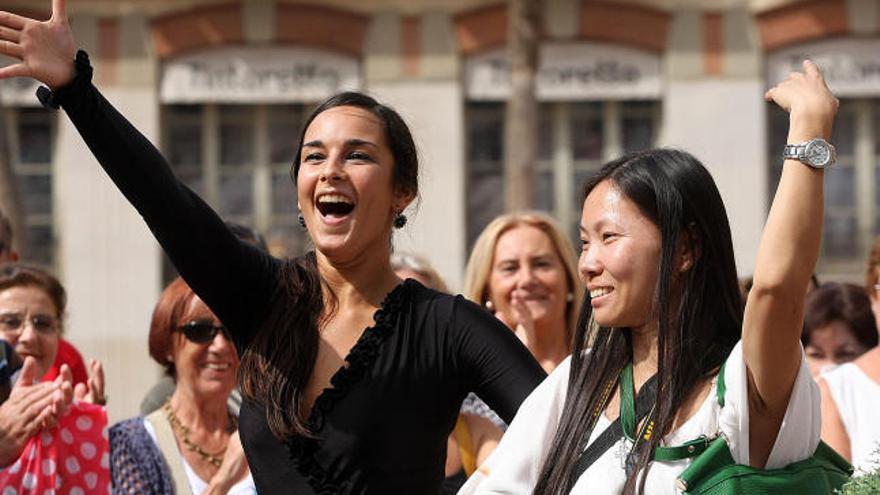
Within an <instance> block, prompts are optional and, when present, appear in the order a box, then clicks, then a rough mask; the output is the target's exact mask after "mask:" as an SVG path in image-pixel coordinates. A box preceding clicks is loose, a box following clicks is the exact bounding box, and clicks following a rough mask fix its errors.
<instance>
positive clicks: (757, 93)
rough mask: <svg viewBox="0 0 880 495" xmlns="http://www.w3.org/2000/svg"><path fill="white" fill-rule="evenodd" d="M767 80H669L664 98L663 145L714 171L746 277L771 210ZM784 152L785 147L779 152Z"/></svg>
mask: <svg viewBox="0 0 880 495" xmlns="http://www.w3.org/2000/svg"><path fill="white" fill-rule="evenodd" d="M763 95H764V83H763V82H761V81H757V80H730V79H727V80H720V79H718V80H707V79H702V80H698V81H670V82H669V83H668V86H667V91H666V94H665V97H664V101H663V133H662V136H661V138H660V140H661V143H662V145H663V146H673V147H677V148H681V149H684V150H686V151H689V152H690V153H692V154H694V155H695V156H696V157H697V158H699V159H700V160H701V161H702V162H703V164H705V165H706V167H707V168H708V169H709V171H710V172H711V173H712V176H713V177H714V178H715V182H716V183H717V185H718V190H719V191H720V192H721V196H722V198H723V199H724V204H725V206H726V207H727V215H728V218H729V220H730V227H731V230H732V233H733V248H734V252H735V254H736V263H737V269H738V270H739V273H740V275H741V276H745V275H750V274H751V273H752V271H753V270H754V268H755V256H756V255H757V252H758V241H759V240H760V235H761V230H762V228H763V225H764V220H765V218H766V214H767V199H766V198H767V193H766V190H767V158H766V155H767V153H766V149H767V132H766V115H765V109H766V106H765V105H766V103H765V102H764V99H763ZM780 152H781V150H780Z"/></svg>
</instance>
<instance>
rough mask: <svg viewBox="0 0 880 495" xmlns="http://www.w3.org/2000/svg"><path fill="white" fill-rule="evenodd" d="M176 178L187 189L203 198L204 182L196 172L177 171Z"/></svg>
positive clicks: (191, 170) (190, 170)
mask: <svg viewBox="0 0 880 495" xmlns="http://www.w3.org/2000/svg"><path fill="white" fill-rule="evenodd" d="M177 176H178V177H179V178H180V180H181V181H182V182H183V183H184V184H186V186H187V187H189V188H190V189H192V191H193V192H194V193H196V194H197V195H198V196H200V197H201V198H204V197H205V181H204V179H203V178H202V174H201V173H200V172H199V171H198V170H193V169H186V170H183V171H178V173H177Z"/></svg>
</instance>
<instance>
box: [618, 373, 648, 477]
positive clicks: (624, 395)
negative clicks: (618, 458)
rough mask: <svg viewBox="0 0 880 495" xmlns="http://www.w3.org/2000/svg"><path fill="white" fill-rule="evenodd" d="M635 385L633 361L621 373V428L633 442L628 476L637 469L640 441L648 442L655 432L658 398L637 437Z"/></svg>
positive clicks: (630, 450)
mask: <svg viewBox="0 0 880 495" xmlns="http://www.w3.org/2000/svg"><path fill="white" fill-rule="evenodd" d="M635 391H636V387H635V383H634V382H633V364H632V361H630V362H629V363H627V364H626V366H624V368H623V370H621V372H620V426H621V429H622V430H623V435H624V436H625V437H626V438H627V440H629V441H630V442H632V447H630V449H629V452H628V453H627V454H626V461H625V463H624V469H625V470H626V475H627V476H629V475H630V474H632V471H633V469H635V466H636V462H637V460H638V459H637V456H636V447H637V446H638V445H639V441H640V440H643V439H644V440H645V441H648V440H650V439H651V434H652V433H653V432H654V418H653V416H654V409H655V408H656V406H657V403H656V398H654V399H653V400H652V402H653V404H652V405H651V410H650V411H649V412H648V415H647V416H645V422H644V423H643V424H642V428H641V430H639V432H638V435H636V400H635Z"/></svg>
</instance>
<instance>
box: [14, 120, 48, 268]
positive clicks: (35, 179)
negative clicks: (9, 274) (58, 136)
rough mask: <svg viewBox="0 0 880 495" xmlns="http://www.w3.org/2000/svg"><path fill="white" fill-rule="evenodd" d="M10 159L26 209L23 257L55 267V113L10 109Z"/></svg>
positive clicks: (24, 210) (20, 196)
mask: <svg viewBox="0 0 880 495" xmlns="http://www.w3.org/2000/svg"><path fill="white" fill-rule="evenodd" d="M7 116H8V118H7V124H8V132H9V134H8V142H9V156H10V158H11V160H12V172H13V174H14V175H15V179H16V186H17V188H18V195H19V198H20V200H21V205H22V207H23V210H22V213H23V216H22V220H23V221H24V230H25V231H24V233H23V234H22V233H19V234H18V235H23V236H24V238H23V241H24V242H22V244H21V246H22V257H23V259H24V260H25V261H27V262H29V263H35V264H39V265H43V266H46V267H53V266H54V263H55V249H56V242H55V231H54V224H53V212H54V207H53V185H54V181H53V178H52V154H53V149H54V143H55V118H54V117H55V113H54V112H50V111H48V110H46V109H44V108H41V107H34V108H30V107H18V108H7Z"/></svg>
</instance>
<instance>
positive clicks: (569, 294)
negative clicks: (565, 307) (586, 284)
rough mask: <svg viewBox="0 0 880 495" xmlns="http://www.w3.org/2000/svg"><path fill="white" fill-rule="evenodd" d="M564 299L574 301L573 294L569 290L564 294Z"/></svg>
mask: <svg viewBox="0 0 880 495" xmlns="http://www.w3.org/2000/svg"><path fill="white" fill-rule="evenodd" d="M565 301H566V302H572V301H574V294H572V293H571V292H569V293H568V294H566V295H565Z"/></svg>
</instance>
